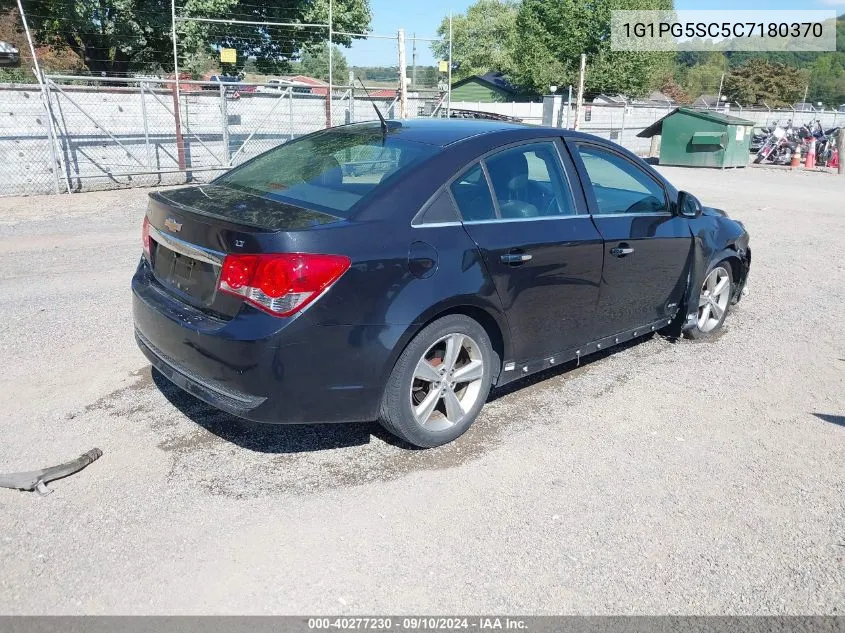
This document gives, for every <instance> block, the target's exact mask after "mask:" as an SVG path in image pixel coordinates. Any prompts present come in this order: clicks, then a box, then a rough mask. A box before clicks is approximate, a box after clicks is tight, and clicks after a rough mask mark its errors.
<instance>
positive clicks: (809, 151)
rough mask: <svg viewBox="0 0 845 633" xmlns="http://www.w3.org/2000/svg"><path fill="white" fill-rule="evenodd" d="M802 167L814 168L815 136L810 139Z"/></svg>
mask: <svg viewBox="0 0 845 633" xmlns="http://www.w3.org/2000/svg"><path fill="white" fill-rule="evenodd" d="M804 167H806V168H807V169H815V168H816V139H815V137H813V138H811V139H810V146H809V148H808V149H807V160H806V161H805V162H804Z"/></svg>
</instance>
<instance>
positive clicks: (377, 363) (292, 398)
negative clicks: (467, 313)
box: [132, 261, 404, 424]
mask: <svg viewBox="0 0 845 633" xmlns="http://www.w3.org/2000/svg"><path fill="white" fill-rule="evenodd" d="M132 294H133V297H132V300H133V316H134V321H135V339H136V342H137V344H138V346H139V348H140V349H141V351H142V352H143V353H144V355H145V356H146V357H147V359H148V360H149V361H150V363H151V364H152V365H153V366H154V367H155V368H156V369H158V370H159V371H160V372H161V373H162V374H163V375H164V376H166V377H167V378H168V379H169V380H170V381H171V382H173V383H174V384H176V385H177V386H178V387H180V388H182V389H183V390H185V391H186V392H188V393H190V394H192V395H193V396H195V397H197V398H199V399H201V400H203V401H205V402H207V403H208V404H210V405H212V406H213V407H215V408H218V409H221V410H223V411H226V412H227V413H231V414H232V415H235V416H238V417H241V418H245V419H247V420H252V421H255V422H266V423H273V424H303V423H305V424H307V423H320V422H363V421H369V420H374V419H375V418H376V417H377V415H378V408H379V404H380V399H381V391H382V388H381V384H382V382H383V374H384V372H385V367H386V364H387V363H388V359H389V358H390V352H391V350H392V348H393V345H394V344H395V340H394V338H395V337H398V336H399V335H400V333H399V332H398V331H397V332H393V328H390V327H387V328H385V327H371V326H344V325H331V326H328V325H317V324H311V323H308V320H307V316H308V311H307V310H306V312H304V313H303V314H302V315H300V316H299V317H298V318H296V319H289V320H283V319H276V318H275V317H272V316H270V315H267V314H264V313H263V312H260V311H259V310H256V309H253V308H250V307H249V306H244V307H243V309H242V311H241V314H239V315H238V316H237V317H235V319H233V320H231V321H217V320H214V319H211V318H210V317H208V316H207V315H205V314H204V313H202V312H201V311H199V310H194V309H193V308H190V307H189V306H186V305H185V304H184V303H182V302H180V301H178V300H176V299H175V298H173V297H172V296H170V295H169V294H168V293H166V292H165V291H164V290H163V289H162V288H161V287H160V286H159V285H158V282H156V281H155V280H154V279H153V278H152V275H151V274H150V272H149V267H148V266H147V265H146V263H145V262H143V261H142V263H141V265H140V266H139V267H138V271H137V272H136V274H135V276H134V277H133V279H132ZM402 329H404V328H402ZM397 340H398V338H397Z"/></svg>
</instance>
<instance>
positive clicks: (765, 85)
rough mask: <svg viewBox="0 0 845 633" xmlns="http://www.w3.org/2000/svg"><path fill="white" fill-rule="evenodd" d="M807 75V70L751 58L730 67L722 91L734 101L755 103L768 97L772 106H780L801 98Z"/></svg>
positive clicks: (766, 100) (767, 100) (768, 101)
mask: <svg viewBox="0 0 845 633" xmlns="http://www.w3.org/2000/svg"><path fill="white" fill-rule="evenodd" d="M808 79H809V72H807V71H803V70H798V69H797V68H793V67H792V66H787V65H786V64H779V63H773V62H769V61H766V60H765V59H752V60H750V61H748V62H746V63H745V64H743V65H742V66H740V67H739V68H735V69H733V70H731V71H730V73H729V74H728V75H727V76H726V77H725V86H724V91H723V92H724V94H725V95H727V97H728V99H730V100H731V101H737V102H739V103H742V104H748V105H756V104H758V103H763V102H764V101H765V102H766V104H767V105H769V106H770V107H779V106H785V105H790V104H792V103H795V102H796V101H799V100H800V99H801V98H802V96H803V94H804V88H805V87H806V86H807V81H808Z"/></svg>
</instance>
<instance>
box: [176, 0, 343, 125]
mask: <svg viewBox="0 0 845 633" xmlns="http://www.w3.org/2000/svg"><path fill="white" fill-rule="evenodd" d="M175 1H176V0H174V2H175ZM332 4H333V2H332V0H329V44H328V46H329V90H328V94H327V95H326V108H327V109H328V112H326V127H331V126H332V106H333V105H334V104H333V103H332V101H333V99H334V95H332V83H333V79H334V77H333V76H332V75H333V70H334V69H333V68H332V66H333V65H334V64H333V63H332V62H333V59H332V53H333V52H334V51H332V48H333V47H332V39H333V38H332V35H333V27H332V8H333V7H332Z"/></svg>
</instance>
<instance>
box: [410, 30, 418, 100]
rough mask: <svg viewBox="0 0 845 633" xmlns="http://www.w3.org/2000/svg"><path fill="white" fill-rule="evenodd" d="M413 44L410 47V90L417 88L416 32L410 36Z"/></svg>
mask: <svg viewBox="0 0 845 633" xmlns="http://www.w3.org/2000/svg"><path fill="white" fill-rule="evenodd" d="M412 37H413V38H414V39H413V42H414V44H413V46H412V47H411V90H416V89H417V34H416V33H414V34H413V36H412Z"/></svg>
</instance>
